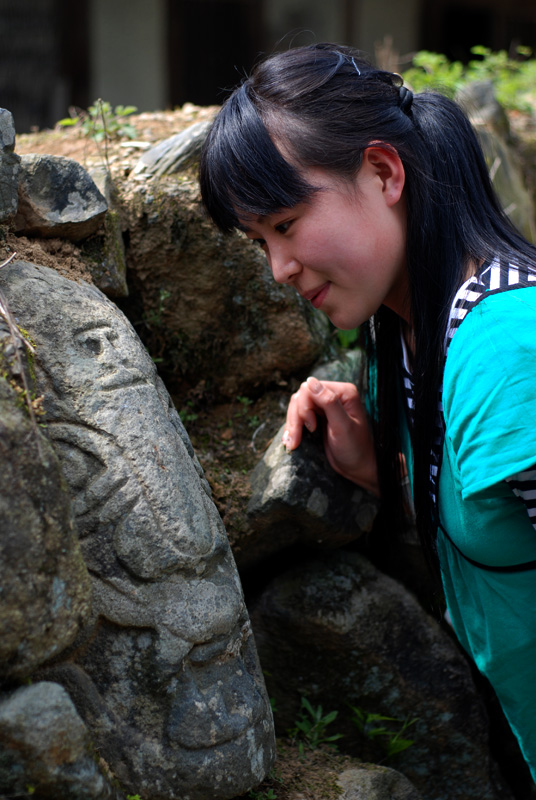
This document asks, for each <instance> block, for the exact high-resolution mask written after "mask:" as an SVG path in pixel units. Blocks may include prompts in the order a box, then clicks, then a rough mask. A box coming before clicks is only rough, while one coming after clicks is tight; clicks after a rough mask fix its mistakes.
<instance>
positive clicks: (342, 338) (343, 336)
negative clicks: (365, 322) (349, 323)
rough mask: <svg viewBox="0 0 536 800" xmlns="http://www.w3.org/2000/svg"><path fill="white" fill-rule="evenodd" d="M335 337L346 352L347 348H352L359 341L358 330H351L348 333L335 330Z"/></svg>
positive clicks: (338, 329)
mask: <svg viewBox="0 0 536 800" xmlns="http://www.w3.org/2000/svg"><path fill="white" fill-rule="evenodd" d="M335 335H336V336H337V341H338V342H339V345H340V346H341V347H342V348H343V349H344V350H348V348H349V347H352V346H353V345H354V344H355V343H356V342H357V340H358V339H359V328H352V329H351V330H349V331H343V330H341V329H340V328H337V329H336V331H335Z"/></svg>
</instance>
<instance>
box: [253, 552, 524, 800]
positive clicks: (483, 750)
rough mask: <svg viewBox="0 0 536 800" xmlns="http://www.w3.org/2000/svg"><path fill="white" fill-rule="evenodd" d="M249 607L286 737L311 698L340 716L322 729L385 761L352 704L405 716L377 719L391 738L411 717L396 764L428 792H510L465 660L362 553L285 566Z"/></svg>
mask: <svg viewBox="0 0 536 800" xmlns="http://www.w3.org/2000/svg"><path fill="white" fill-rule="evenodd" d="M250 612H251V619H252V624H253V627H254V631H255V639H256V642H257V648H258V651H259V655H260V658H261V661H262V664H263V668H264V670H265V672H266V675H267V684H268V688H269V692H270V696H272V697H274V698H275V702H276V707H277V714H276V725H277V726H278V729H279V731H280V732H281V733H283V732H284V731H286V730H287V729H288V728H291V727H292V726H293V725H294V722H295V720H296V719H297V718H298V717H299V713H300V699H301V696H303V695H305V696H306V697H308V699H309V702H310V703H311V705H312V706H313V707H315V706H317V705H322V708H323V709H324V713H327V712H329V711H332V710H337V711H338V712H339V713H338V717H337V719H336V721H335V722H334V723H332V724H331V725H330V727H329V729H328V731H327V734H328V735H331V734H335V733H341V734H343V738H342V739H340V740H339V742H338V745H339V749H344V750H345V751H346V752H350V753H352V754H353V755H355V756H358V757H359V758H362V759H363V760H366V761H373V762H378V761H380V760H382V759H385V757H386V750H385V748H384V746H383V745H382V742H384V743H385V742H387V741H388V738H387V737H386V736H383V737H381V736H379V737H378V736H377V737H375V738H372V739H370V738H368V737H367V736H365V735H363V733H362V732H361V729H360V727H359V726H358V725H356V724H355V723H354V722H353V720H352V716H353V712H352V709H351V706H354V707H356V708H360V709H362V710H363V712H364V713H368V714H381V715H384V716H385V717H392V718H395V719H396V720H398V722H396V723H388V722H383V723H379V724H380V725H381V726H383V727H387V728H388V729H390V730H391V732H392V735H395V734H396V733H397V732H400V731H401V730H402V727H403V724H404V722H406V723H409V722H410V721H411V720H414V719H416V721H415V722H414V723H413V724H411V725H410V726H409V727H408V728H407V729H406V730H405V731H404V733H402V734H401V735H402V737H403V738H407V739H409V740H413V741H414V743H413V744H412V745H411V746H410V747H409V748H407V749H406V750H404V751H403V752H399V753H398V754H396V755H395V756H393V757H392V765H393V766H394V767H396V769H398V770H400V771H401V772H402V773H403V774H404V775H405V776H406V777H407V778H408V779H409V780H410V781H411V782H412V783H413V784H414V785H415V787H416V788H417V789H418V790H419V791H420V792H421V793H422V796H423V798H424V800H472V799H474V800H482V798H484V797H485V798H488V800H506V799H507V798H510V797H511V795H510V793H509V791H508V789H506V788H505V787H504V786H503V785H501V784H500V783H499V782H498V779H497V778H496V769H495V766H494V764H493V763H492V762H491V760H490V755H489V742H488V720H487V717H486V713H485V711H484V708H483V704H482V702H481V700H480V699H479V696H478V694H477V692H476V690H475V688H474V685H473V682H472V679H471V674H470V669H469V666H468V664H467V662H466V661H465V659H464V658H463V656H462V655H461V654H460V653H459V651H458V650H457V648H456V646H455V645H454V643H453V642H452V641H451V639H450V637H449V636H447V634H446V633H444V632H443V631H442V630H441V629H440V628H439V626H438V625H437V623H435V622H434V620H432V619H431V618H430V617H429V616H428V615H427V614H426V613H425V612H424V611H423V610H422V608H421V607H420V605H419V604H418V603H417V601H416V600H415V599H414V597H413V596H412V595H410V594H409V593H408V592H407V591H406V590H405V589H404V588H403V587H402V586H401V585H400V584H398V583H397V582H395V581H394V580H392V579H391V578H388V577H386V576H385V575H382V574H381V573H380V572H378V571H377V570H376V569H375V568H374V567H373V566H372V565H371V564H370V563H369V562H368V561H366V559H364V558H363V557H362V556H360V555H358V554H357V553H348V552H338V553H336V554H331V555H329V556H325V555H324V556H323V558H322V560H318V561H313V562H310V563H308V564H305V565H302V566H300V567H297V568H296V569H294V570H291V571H289V572H287V573H284V574H282V575H281V576H280V577H278V578H276V579H274V580H273V581H272V583H271V584H269V586H268V587H267V588H266V589H265V590H264V592H263V593H262V595H261V596H260V598H259V599H258V601H257V603H256V605H255V606H254V607H253V608H250ZM369 727H370V726H369ZM372 727H377V725H374V724H373V725H372Z"/></svg>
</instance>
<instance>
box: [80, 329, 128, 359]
mask: <svg viewBox="0 0 536 800" xmlns="http://www.w3.org/2000/svg"><path fill="white" fill-rule="evenodd" d="M117 338H118V335H117V333H115V331H113V330H112V329H111V328H110V327H108V326H102V327H101V326H98V327H94V328H89V329H88V330H83V331H79V332H78V333H75V335H74V340H75V342H76V343H77V344H78V345H80V346H81V347H82V348H83V349H84V350H85V351H86V352H88V353H90V354H91V355H92V356H100V355H102V354H103V353H104V351H105V350H106V349H107V348H108V347H109V346H110V344H112V345H113V343H114V342H115V341H116V339H117Z"/></svg>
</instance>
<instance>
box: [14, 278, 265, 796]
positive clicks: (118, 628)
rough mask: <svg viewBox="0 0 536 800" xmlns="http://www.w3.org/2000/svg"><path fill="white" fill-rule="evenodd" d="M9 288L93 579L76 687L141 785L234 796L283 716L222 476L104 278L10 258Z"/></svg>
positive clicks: (117, 759)
mask: <svg viewBox="0 0 536 800" xmlns="http://www.w3.org/2000/svg"><path fill="white" fill-rule="evenodd" d="M0 286H2V287H3V290H4V292H5V293H6V295H7V296H8V299H9V302H10V304H11V306H12V308H13V309H16V313H17V316H18V319H19V321H20V324H21V325H22V326H23V327H24V328H25V329H26V330H28V331H29V332H30V334H31V336H32V338H33V340H34V341H35V344H36V351H37V359H36V365H35V370H36V383H37V387H38V391H39V392H40V393H42V394H43V395H44V398H45V399H44V405H45V408H46V411H47V420H48V429H49V431H50V436H51V439H52V441H53V443H54V446H55V448H56V452H57V453H58V455H59V457H60V461H61V463H62V467H63V470H64V474H65V476H66V479H67V482H68V485H69V488H70V492H71V495H72V497H73V507H74V511H75V516H76V522H77V527H78V530H79V535H80V540H81V548H82V552H83V554H84V558H85V561H86V564H87V566H88V568H89V571H90V574H91V577H92V585H93V597H94V602H93V617H92V619H91V621H90V623H88V625H87V626H86V628H85V629H84V631H83V632H82V633H81V635H80V636H79V637H78V639H77V641H76V642H75V643H74V645H73V646H72V648H71V651H70V653H69V659H68V660H65V661H61V660H60V661H59V663H56V664H55V665H54V666H53V667H48V668H47V670H46V671H43V672H42V677H44V678H46V679H47V680H53V681H56V682H58V683H60V684H62V685H64V686H65V687H66V688H67V690H68V692H69V694H70V696H71V698H72V699H73V701H74V702H75V704H76V706H77V709H78V712H79V714H80V715H81V717H82V718H83V719H84V721H85V722H86V724H87V726H88V728H89V729H90V731H91V734H92V737H93V741H94V744H95V746H96V747H97V748H98V750H99V751H100V752H102V753H105V754H106V758H107V761H108V763H109V764H110V767H111V769H112V771H113V773H114V774H115V775H116V776H117V777H118V779H119V780H120V781H121V782H122V784H123V785H124V786H125V787H127V789H128V791H129V792H133V793H139V794H140V795H141V796H142V797H150V798H151V800H160V798H162V800H164V799H165V800H168V798H178V797H181V798H185V797H188V798H190V800H206V798H207V797H211V798H228V797H232V796H233V795H235V794H236V793H237V792H243V791H246V790H247V789H249V788H250V787H251V786H252V785H254V784H257V783H259V782H260V781H261V780H262V779H263V778H264V776H265V775H266V773H267V772H268V770H269V768H270V766H271V764H272V761H273V757H274V738H273V724H272V716H271V710H270V704H269V701H268V697H267V695H266V691H265V687H264V680H263V676H262V673H261V670H260V667H259V664H258V660H257V656H256V650H255V645H254V641H253V637H252V632H251V626H250V622H249V618H248V614H247V611H246V607H245V605H244V600H243V596H242V591H241V587H240V581H239V578H238V574H237V571H236V567H235V564H234V561H233V558H232V555H231V552H230V549H229V545H228V541H227V537H226V535H225V530H224V528H223V525H222V522H221V519H220V517H219V515H218V513H217V511H216V508H215V506H214V505H213V503H212V500H211V498H210V489H209V487H208V484H207V482H206V480H205V478H204V476H203V473H202V470H201V467H200V465H199V462H198V461H197V459H196V458H195V456H194V453H193V450H192V447H191V444H190V442H189V440H188V437H187V435H186V432H185V431H184V428H183V426H182V423H181V421H180V418H179V416H178V414H177V412H176V411H175V409H174V407H173V405H172V403H171V400H170V397H169V395H168V394H167V392H166V390H165V388H164V386H163V384H162V382H161V381H160V379H159V378H158V376H157V374H156V368H155V366H154V363H153V361H152V360H151V358H150V357H149V355H148V353H147V351H146V350H145V349H144V348H143V346H142V345H141V343H140V341H139V339H138V337H137V335H136V333H135V332H134V330H133V328H132V327H131V326H130V324H129V323H128V322H127V320H126V319H125V317H124V316H123V315H122V314H121V312H119V310H118V309H117V308H116V307H115V306H114V305H113V304H112V303H111V302H110V301H108V300H107V299H106V298H105V297H104V296H103V295H102V294H101V293H100V292H99V291H98V290H97V289H95V288H94V287H90V286H88V285H87V284H80V285H79V284H75V283H73V282H71V281H69V280H66V279H64V278H61V277H60V276H59V275H58V274H57V273H55V272H54V271H52V270H49V269H46V268H43V267H36V266H33V265H30V264H26V263H23V262H12V263H11V264H9V265H8V266H7V267H5V268H4V269H3V270H2V271H1V272H0Z"/></svg>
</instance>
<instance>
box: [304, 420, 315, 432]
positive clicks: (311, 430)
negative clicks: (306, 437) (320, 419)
mask: <svg viewBox="0 0 536 800" xmlns="http://www.w3.org/2000/svg"><path fill="white" fill-rule="evenodd" d="M303 424H304V425H305V427H306V428H307V430H308V431H310V432H311V433H312V432H313V426H312V424H311V423H310V422H304V423H303Z"/></svg>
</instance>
